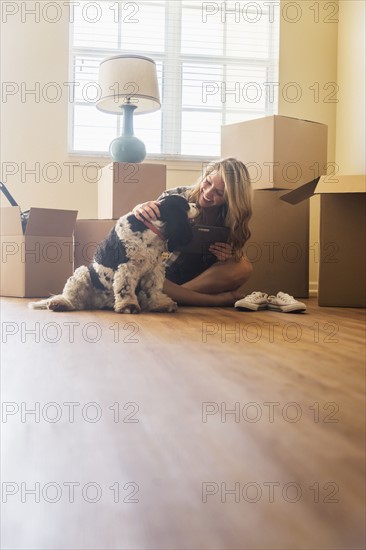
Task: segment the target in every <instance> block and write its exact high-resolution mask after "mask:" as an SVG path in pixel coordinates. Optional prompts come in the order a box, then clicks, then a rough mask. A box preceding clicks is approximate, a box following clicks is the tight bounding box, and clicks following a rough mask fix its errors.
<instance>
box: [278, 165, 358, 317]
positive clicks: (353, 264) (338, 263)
mask: <svg viewBox="0 0 366 550" xmlns="http://www.w3.org/2000/svg"><path fill="white" fill-rule="evenodd" d="M313 193H315V194H320V246H319V286H318V304H319V305H320V306H343V307H365V306H366V176H364V175H359V176H358V175H354V176H338V175H336V176H329V175H328V176H323V177H321V178H320V180H319V182H318V183H317V185H316V186H315V188H314V189H313ZM309 194H311V189H309V188H308V187H307V186H304V188H302V189H298V190H297V191H294V192H292V193H287V194H286V195H285V196H284V197H283V199H282V200H286V201H287V202H290V203H291V204H299V203H300V201H302V200H304V199H306V198H307V197H308V196H309Z"/></svg>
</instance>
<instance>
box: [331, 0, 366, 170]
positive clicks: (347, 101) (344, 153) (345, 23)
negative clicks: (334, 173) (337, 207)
mask: <svg viewBox="0 0 366 550" xmlns="http://www.w3.org/2000/svg"><path fill="white" fill-rule="evenodd" d="M339 16H340V18H339V26H338V84H339V99H340V100H339V103H338V108H337V134H336V162H337V164H338V165H339V171H340V173H341V174H365V173H366V166H365V151H366V143H365V120H366V112H365V102H366V99H365V98H366V88H365V81H366V77H365V70H366V59H365V51H366V41H365V26H366V2H363V1H360V0H341V1H340V2H339Z"/></svg>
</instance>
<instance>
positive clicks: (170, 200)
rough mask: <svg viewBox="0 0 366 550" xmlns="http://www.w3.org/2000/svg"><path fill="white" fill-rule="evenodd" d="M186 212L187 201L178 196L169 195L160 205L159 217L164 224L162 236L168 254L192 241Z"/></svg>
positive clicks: (191, 232) (187, 208)
mask: <svg viewBox="0 0 366 550" xmlns="http://www.w3.org/2000/svg"><path fill="white" fill-rule="evenodd" d="M188 210H189V205H188V201H187V200H186V199H184V198H183V197H180V196H176V195H170V196H168V197H166V198H165V199H164V200H163V201H162V202H161V203H160V216H161V220H162V221H164V222H165V227H164V234H165V238H166V239H167V241H168V242H167V246H168V250H169V252H173V250H176V249H177V247H178V246H183V245H185V244H188V243H189V242H190V241H191V240H192V237H193V231H192V226H191V224H190V222H189V219H188V215H187V214H188Z"/></svg>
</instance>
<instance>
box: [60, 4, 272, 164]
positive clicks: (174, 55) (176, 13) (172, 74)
mask: <svg viewBox="0 0 366 550" xmlns="http://www.w3.org/2000/svg"><path fill="white" fill-rule="evenodd" d="M163 1H164V0H163ZM270 1H271V0H270ZM161 2H162V0H160V1H159V0H156V4H161ZM225 2H226V0H225ZM149 3H150V2H149ZM151 4H154V0H151ZM182 7H183V6H182V4H181V2H180V1H177V0H173V1H171V0H168V1H165V27H164V28H165V49H164V52H162V53H157V52H155V51H149V50H148V49H147V48H146V49H145V50H144V55H146V56H147V57H152V58H153V59H154V60H155V62H156V63H162V67H163V75H162V80H163V82H162V88H163V89H162V98H161V99H162V101H164V104H165V110H164V112H163V113H162V124H161V140H162V142H161V149H162V151H164V150H166V148H167V144H168V143H170V145H171V147H172V148H176V149H178V148H179V149H180V146H181V140H182V117H181V114H182V112H183V107H182V88H183V85H182V84H183V80H182V73H183V66H184V63H193V64H194V63H197V62H202V63H207V64H215V65H222V67H223V82H224V81H225V73H226V69H227V65H230V66H233V65H235V64H238V65H239V64H240V65H242V66H244V67H249V66H251V65H252V66H255V67H258V68H260V67H265V68H267V82H269V83H275V84H279V15H278V18H277V21H276V25H277V27H276V28H274V25H273V24H271V25H269V53H268V57H266V58H265V59H261V58H253V57H252V58H250V59H245V60H244V62H243V58H237V57H229V56H225V55H222V56H217V57H213V56H209V55H206V56H205V55H201V56H196V55H192V54H182V53H181V52H180V43H181V28H182V26H181V21H182ZM197 9H199V8H197ZM268 13H269V10H268ZM172 21H174V26H177V27H178V28H179V29H180V34H179V37H177V35H175V36H174V38H173V35H172V33H169V32H168V29H169V27H170V26H171V23H172ZM177 23H179V24H178V25H177ZM120 29H121V26H120V24H119V29H118V36H119V41H120V35H121V32H120ZM226 30H227V26H226V25H225V26H224V35H225V34H226ZM73 38H74V22H70V23H69V83H75V81H76V79H75V77H74V62H75V59H76V58H77V57H78V56H80V57H85V58H88V57H95V56H99V55H103V58H104V57H109V56H113V55H117V54H118V52H119V51H123V52H124V50H118V49H116V48H113V49H111V48H100V47H80V46H74V45H73ZM224 43H225V42H224ZM177 59H178V62H177ZM243 63H244V64H243ZM165 75H166V78H167V79H166V80H165ZM167 90H168V93H167ZM177 104H178V106H179V109H177V107H176V105H177ZM76 105H85V102H80V101H77V100H76V99H75V90H74V97H73V101H69V106H68V107H69V108H68V139H67V142H68V153H69V155H70V156H72V157H91V158H96V157H99V158H101V159H103V158H110V154H109V152H108V151H93V150H80V149H74V148H73V142H74V128H75V127H74V123H75V117H74V107H75V106H76ZM265 105H266V112H265V114H259V115H258V117H263V116H271V115H274V114H277V113H278V86H277V87H275V93H274V98H273V101H271V107H270V106H269V97H268V94H267V93H266V95H265ZM188 111H191V112H195V111H198V112H201V111H202V109H200V108H199V106H197V108H195V107H192V108H184V112H188ZM238 111H239V110H238ZM205 112H207V113H208V112H213V113H217V112H220V113H222V122H221V124H222V125H224V124H226V115H227V108H226V103H225V102H221V105H220V107H218V108H207V109H205ZM240 112H242V113H245V112H246V111H245V110H244V109H240ZM250 112H251V113H252V112H253V110H251V111H250ZM260 112H261V113H263V111H262V110H260ZM167 113H169V114H170V116H169V117H168V116H166V115H167ZM173 113H177V114H176V116H174V120H173V126H174V128H175V129H176V130H175V133H172V132H171V130H170V128H169V127H171V125H172V118H171V116H172V114H173ZM164 114H165V116H164ZM108 116H110V117H112V116H114V117H117V122H116V127H117V135H121V132H122V120H121V119H122V117H121V116H119V115H112V114H110V115H108ZM172 138H173V139H172ZM218 158H220V155H203V154H199V155H187V154H181V153H180V154H177V153H169V152H162V153H147V155H146V160H152V161H173V162H175V163H179V162H186V161H190V162H192V163H202V162H203V161H213V160H216V159H218Z"/></svg>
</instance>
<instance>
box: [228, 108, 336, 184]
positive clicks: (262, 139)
mask: <svg viewBox="0 0 366 550" xmlns="http://www.w3.org/2000/svg"><path fill="white" fill-rule="evenodd" d="M327 134H328V127H327V126H326V125H325V124H319V123H317V122H311V121H309V120H300V119H297V118H291V117H285V116H279V115H274V116H269V117H264V118H258V119H255V120H249V121H246V122H238V123H235V124H228V125H226V126H222V129H221V156H222V157H235V158H237V159H238V160H241V161H242V162H244V164H245V165H246V166H247V168H248V170H249V174H250V177H251V180H252V184H253V189H296V188H297V187H299V186H300V185H303V184H305V183H308V182H310V181H313V180H315V179H316V178H318V177H319V176H320V175H322V174H326V173H327Z"/></svg>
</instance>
